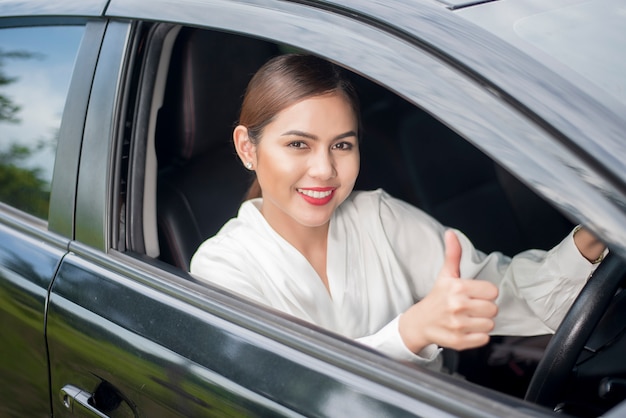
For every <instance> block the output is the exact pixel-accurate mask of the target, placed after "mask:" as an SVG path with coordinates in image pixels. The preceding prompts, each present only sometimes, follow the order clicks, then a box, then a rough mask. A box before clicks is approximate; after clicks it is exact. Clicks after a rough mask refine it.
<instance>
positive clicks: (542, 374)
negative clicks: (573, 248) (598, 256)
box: [524, 254, 626, 408]
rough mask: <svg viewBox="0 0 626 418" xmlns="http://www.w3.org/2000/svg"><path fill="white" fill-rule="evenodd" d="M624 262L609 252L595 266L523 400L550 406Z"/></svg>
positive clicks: (620, 276) (613, 290)
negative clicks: (600, 262)
mask: <svg viewBox="0 0 626 418" xmlns="http://www.w3.org/2000/svg"><path fill="white" fill-rule="evenodd" d="M625 273H626V263H623V262H622V261H620V260H619V258H617V257H613V256H611V255H610V254H609V255H608V256H607V257H606V258H605V259H604V261H603V262H602V264H601V265H600V266H598V268H597V270H596V271H595V272H594V273H593V276H592V277H591V278H590V279H589V280H588V281H587V283H586V284H585V286H584V287H583V289H582V290H581V291H580V294H579V295H578V297H577V298H576V300H575V301H574V303H573V304H572V307H571V308H570V310H569V311H568V312H567V314H566V315H565V318H564V319H563V322H562V323H561V325H560V326H559V328H558V329H557V330H556V332H555V334H554V335H553V336H552V339H551V340H550V342H549V343H548V346H547V347H546V350H545V352H544V355H543V357H542V359H541V361H540V362H539V364H538V365H537V369H536V370H535V374H534V375H533V377H532V379H531V381H530V384H529V386H528V389H527V391H526V396H525V398H524V399H526V400H527V401H530V402H534V403H536V404H539V405H543V406H547V407H550V408H554V407H555V406H556V404H557V403H558V402H559V401H560V400H561V395H562V389H563V387H564V386H565V383H566V381H567V378H568V377H569V375H570V373H571V371H572V369H573V368H574V365H575V364H576V360H577V359H578V356H579V355H580V353H581V352H582V350H583V347H584V345H585V343H586V342H587V339H588V338H589V336H590V335H591V333H592V331H593V330H594V328H595V327H596V325H597V324H598V322H599V321H600V319H601V318H602V315H603V314H604V312H605V311H606V309H607V308H608V306H609V305H610V303H611V300H612V299H613V296H615V293H616V291H617V289H618V287H619V286H620V284H621V282H622V279H623V278H624V274H625Z"/></svg>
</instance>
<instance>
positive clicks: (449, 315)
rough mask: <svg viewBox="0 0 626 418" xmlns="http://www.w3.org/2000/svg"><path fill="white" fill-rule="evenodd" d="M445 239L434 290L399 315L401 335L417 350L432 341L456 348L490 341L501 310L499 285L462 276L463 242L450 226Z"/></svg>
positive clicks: (476, 345)
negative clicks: (498, 297)
mask: <svg viewBox="0 0 626 418" xmlns="http://www.w3.org/2000/svg"><path fill="white" fill-rule="evenodd" d="M444 241H445V247H446V248H445V257H444V263H443V267H442V268H441V271H440V272H439V275H438V277H437V280H436V281H435V284H434V286H433V288H432V290H431V291H430V293H429V294H428V295H427V296H426V297H425V298H424V299H422V300H421V301H419V302H418V303H416V304H415V305H413V306H411V307H410V308H409V309H408V310H407V311H406V312H405V313H404V314H402V316H400V322H399V327H400V335H401V336H402V339H403V341H404V343H405V344H406V346H407V347H408V348H409V349H410V350H411V351H413V352H414V353H419V352H420V351H421V350H422V349H423V348H424V347H426V346H427V345H429V344H437V345H439V346H441V347H447V348H453V349H456V350H464V349H468V348H474V347H479V346H481V345H484V344H487V342H489V332H490V331H491V330H493V327H494V318H495V316H496V314H497V313H498V307H497V306H496V304H495V299H496V297H497V296H498V288H497V287H496V286H495V285H493V284H492V283H489V282H486V281H481V280H463V279H461V277H460V270H461V269H460V263H461V252H462V249H461V243H460V242H459V239H458V237H457V236H456V234H455V233H454V232H452V231H450V230H448V231H446V233H445V236H444Z"/></svg>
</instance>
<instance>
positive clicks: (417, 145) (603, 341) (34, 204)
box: [0, 0, 626, 417]
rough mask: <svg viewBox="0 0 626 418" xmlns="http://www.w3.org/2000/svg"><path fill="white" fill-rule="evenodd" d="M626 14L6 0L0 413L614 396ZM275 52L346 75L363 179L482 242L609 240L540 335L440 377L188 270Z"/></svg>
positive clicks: (408, 406) (458, 6) (425, 405)
mask: <svg viewBox="0 0 626 418" xmlns="http://www.w3.org/2000/svg"><path fill="white" fill-rule="evenodd" d="M624 28H626V2H625V1H623V0H612V1H610V0H596V1H593V2H592V1H579V0H555V1H551V2H547V1H536V0H496V1H484V0H478V1H464V0H458V1H456V0H450V1H448V0H439V1H435V0H421V1H418V0H388V1H384V2H382V1H356V0H344V1H336V2H335V1H321V0H320V1H316V0H310V1H285V0H175V1H174V0H92V1H86V0H80V1H76V0H33V1H28V2H24V1H20V0H4V1H1V2H0V319H1V322H0V416H2V417H25V416H27V417H41V416H53V415H54V416H57V417H60V416H74V415H75V416H112V417H143V416H145V417H163V416H177V415H179V416H340V417H343V416H359V417H360V416H372V417H387V416H424V417H447V416H467V417H489V416H491V417H515V416H533V417H539V416H552V415H553V414H555V412H554V411H559V412H560V413H562V414H566V415H567V414H569V415H572V416H600V415H603V416H606V417H619V416H624V415H626V403H625V402H623V400H624V399H625V398H626V357H625V356H624V354H623V353H624V350H625V349H626V338H625V331H626V325H625V324H626V321H625V320H624V315H625V314H626V305H625V303H626V302H625V301H624V292H621V290H622V288H623V286H624V278H625V276H626V267H625V266H626V264H625V261H626V165H625V164H624V161H626V142H625V141H624V137H625V135H626V78H625V77H624V74H626V30H625V29H624ZM290 51H302V52H307V53H312V54H316V55H319V56H322V57H324V58H326V59H329V60H331V61H333V62H335V63H337V64H339V65H341V66H343V67H344V68H346V69H347V70H348V71H350V75H351V77H352V78H353V81H354V84H355V85H356V86H357V89H358V91H359V94H360V98H361V106H362V113H363V120H364V134H363V138H362V145H361V151H362V156H361V160H362V167H361V174H360V176H359V179H358V182H357V188H359V189H375V188H383V189H385V190H386V191H388V192H389V193H390V194H392V195H393V196H396V197H398V198H401V199H403V200H405V201H407V202H410V203H412V204H414V205H416V206H418V207H420V208H422V209H424V210H425V211H427V212H428V213H430V214H432V215H433V216H434V217H436V218H437V219H438V220H440V221H441V222H442V223H444V224H446V225H449V226H453V227H457V228H459V229H461V230H463V231H464V232H465V233H466V235H468V236H469V237H470V238H471V239H472V241H473V242H474V244H475V245H476V246H477V247H478V248H480V249H482V250H483V251H493V250H499V251H502V252H504V253H506V254H510V255H513V254H516V253H517V252H519V251H521V250H524V249H527V248H541V249H549V248H551V247H552V246H553V245H555V244H556V243H557V242H558V241H559V240H560V239H561V238H562V237H563V236H565V234H567V233H568V231H570V230H571V229H572V228H573V227H574V225H577V224H582V225H584V226H586V227H587V228H588V229H590V230H591V231H592V232H594V233H595V234H596V235H597V236H598V237H599V238H601V239H602V241H604V242H605V243H606V244H607V245H608V247H609V249H610V254H609V256H608V257H607V258H606V259H605V261H604V262H603V263H602V264H601V265H600V267H599V268H598V270H597V271H596V273H595V274H594V276H593V277H592V278H591V279H590V280H589V282H588V284H587V285H586V287H585V288H584V289H583V291H582V292H581V294H580V295H579V298H578V299H577V301H576V302H575V303H574V306H572V308H571V310H570V312H569V313H568V315H567V317H566V318H565V320H564V322H563V324H562V325H561V327H560V328H559V330H557V332H556V334H555V335H554V336H538V337H533V338H516V337H494V338H493V339H492V341H491V343H490V345H488V346H486V347H483V348H481V349H477V350H469V351H464V352H453V351H446V352H445V353H444V354H445V359H446V368H445V369H444V371H442V372H433V371H429V370H426V369H423V368H420V367H418V366H415V365H409V364H403V363H401V362H398V361H394V360H391V359H389V358H387V357H385V356H384V355H382V354H381V353H378V352H375V351H372V350H371V349H368V348H366V347H364V346H361V345H359V344H358V343H356V342H354V341H351V340H349V339H346V338H343V337H341V336H338V335H335V334H333V333H330V332H328V331H326V330H324V329H321V328H319V327H316V326H313V325H311V324H309V323H306V322H303V321H300V320H297V319H294V318H292V317H290V316H288V315H285V314H282V313H280V312H276V311H275V310H272V309H269V308H267V307H264V306H260V305H257V304H255V303H252V302H250V301H248V300H246V299H244V298H241V297H238V296H237V295H234V294H232V293H230V292H228V291H226V290H224V289H221V288H218V287H216V286H209V285H206V284H200V283H199V282H197V281H196V280H195V279H194V278H193V277H192V276H191V275H189V274H188V273H187V271H188V268H189V261H190V258H191V255H192V254H193V252H194V251H195V249H196V248H197V246H198V245H199V244H200V243H201V242H202V241H203V240H205V239H207V238H208V237H210V236H212V235H213V234H215V233H216V231H217V230H218V229H219V228H220V227H221V226H222V225H223V224H224V222H225V221H226V220H227V219H229V218H230V217H232V216H234V215H235V214H236V211H237V209H238V207H239V204H240V203H241V201H242V199H243V197H244V194H245V191H246V189H247V187H248V185H249V182H250V178H249V176H248V174H247V171H246V170H245V169H244V168H243V167H241V164H240V163H239V162H238V161H237V159H236V156H235V153H234V150H233V146H232V140H231V132H232V127H233V123H234V122H235V121H236V119H237V113H238V109H239V106H240V101H241V97H242V93H243V91H244V89H245V86H246V84H247V82H248V80H249V78H250V76H251V75H252V73H254V71H255V70H256V69H257V68H258V67H259V66H260V65H261V64H263V63H264V62H265V61H267V60H268V59H269V58H271V57H273V56H275V55H278V54H282V53H285V52H290ZM450 167H453V169H450Z"/></svg>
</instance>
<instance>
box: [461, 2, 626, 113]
mask: <svg viewBox="0 0 626 418" xmlns="http://www.w3.org/2000/svg"><path fill="white" fill-rule="evenodd" d="M458 13H459V15H461V16H463V17H465V18H467V19H468V20H470V21H472V22H473V23H475V24H478V25H479V26H482V27H483V28H485V29H487V30H489V31H491V32H493V33H495V34H496V35H498V36H499V37H501V38H503V39H505V40H507V41H508V42H510V43H512V44H514V45H516V46H517V47H518V48H520V49H522V50H524V51H525V52H527V53H529V54H530V55H532V56H533V57H535V58H536V59H538V60H539V61H541V62H543V63H544V64H546V65H548V66H551V67H554V69H555V70H556V71H558V72H559V73H563V71H562V69H563V68H562V67H561V66H565V67H566V68H567V69H569V70H572V71H574V72H575V73H577V74H578V75H580V76H582V77H584V78H585V79H586V80H588V81H590V82H591V83H593V84H594V85H595V86H596V87H599V88H601V89H602V90H604V91H605V92H607V93H608V94H610V95H612V96H613V97H614V98H616V99H617V100H619V101H620V102H622V104H626V0H593V1H569V0H568V1H565V0H556V1H545V0H538V1H537V0H530V1H526V0H523V1H520V0H502V1H498V2H490V3H485V4H483V5H479V6H475V7H469V8H465V9H461V10H459V12H458ZM558 67H561V68H558ZM581 87H582V86H581Z"/></svg>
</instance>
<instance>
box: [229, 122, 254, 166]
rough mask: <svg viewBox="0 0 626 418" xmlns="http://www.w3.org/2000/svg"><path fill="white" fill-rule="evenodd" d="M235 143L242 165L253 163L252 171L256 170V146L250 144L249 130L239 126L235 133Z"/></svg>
mask: <svg viewBox="0 0 626 418" xmlns="http://www.w3.org/2000/svg"><path fill="white" fill-rule="evenodd" d="M233 142H234V143H235V149H236V150H237V155H239V158H240V159H241V163H242V164H243V165H244V166H246V165H247V164H248V163H251V164H252V169H254V167H256V145H254V144H253V143H252V142H250V137H249V136H248V128H246V127H245V126H243V125H238V126H237V127H236V128H235V130H234V131H233Z"/></svg>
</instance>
